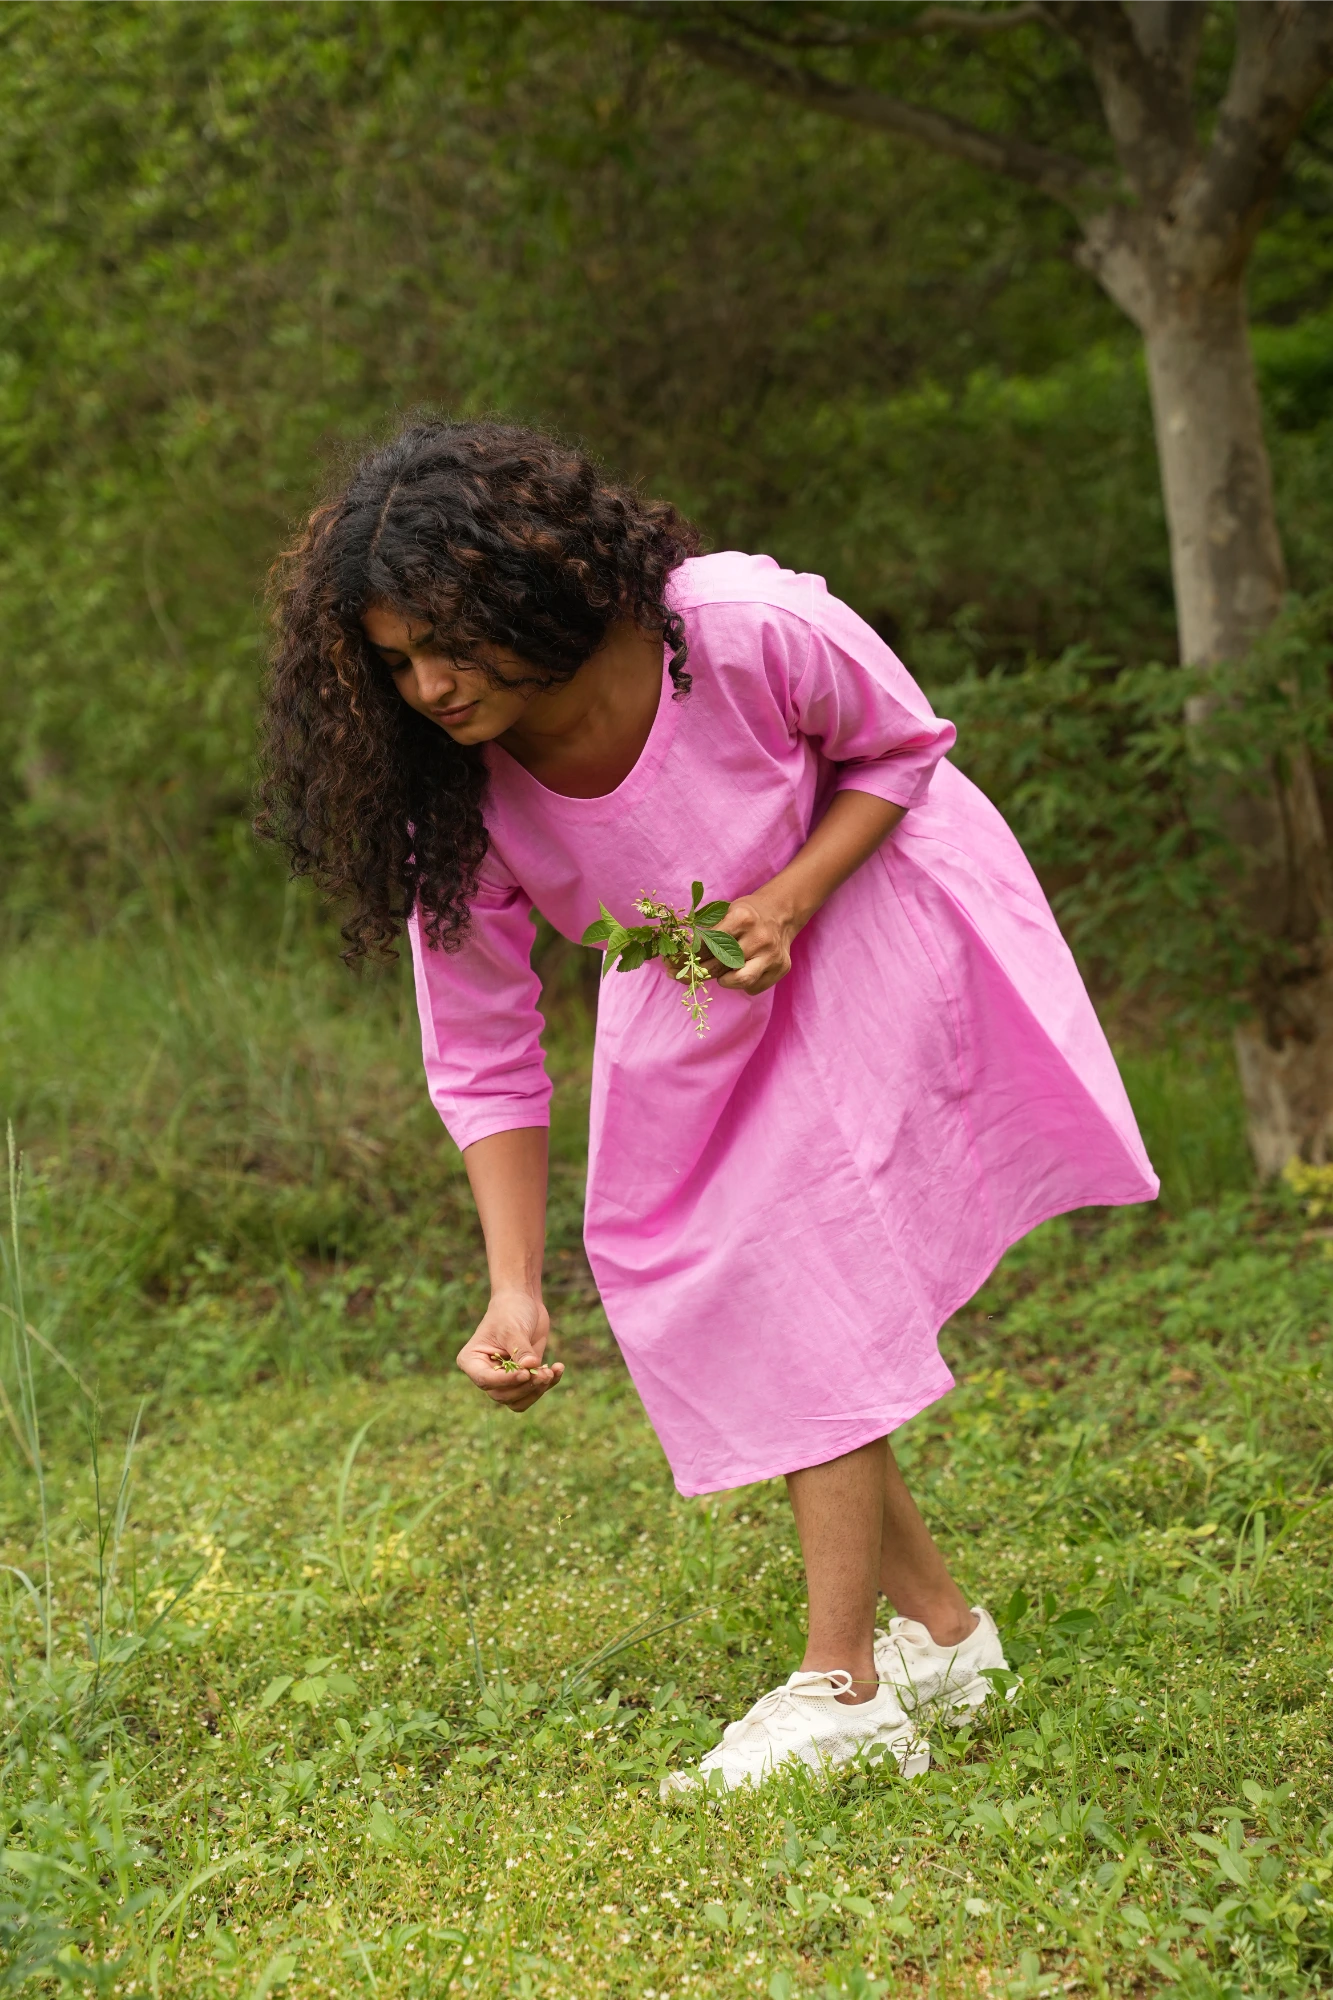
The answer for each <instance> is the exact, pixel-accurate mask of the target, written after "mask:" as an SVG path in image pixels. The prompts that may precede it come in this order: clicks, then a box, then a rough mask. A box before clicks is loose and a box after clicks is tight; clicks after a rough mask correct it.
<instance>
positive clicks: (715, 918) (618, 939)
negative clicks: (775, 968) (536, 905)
mask: <svg viewBox="0 0 1333 2000" xmlns="http://www.w3.org/2000/svg"><path fill="white" fill-rule="evenodd" d="M703 896H704V885H703V883H702V882H696V883H694V885H693V887H692V888H691V891H690V907H689V909H688V910H686V911H685V912H684V914H683V915H682V913H681V912H680V911H679V910H677V909H675V908H674V907H673V906H672V905H671V904H670V903H663V902H661V901H660V900H659V899H658V898H657V897H654V896H640V897H639V899H638V901H637V902H636V903H635V906H634V907H635V908H636V909H637V910H638V911H639V912H640V913H641V914H642V915H643V916H645V917H647V919H648V922H647V923H646V924H630V925H628V926H626V925H625V924H622V923H621V922H620V921H619V920H618V919H617V918H616V917H613V916H612V914H611V912H610V911H609V910H608V909H607V907H606V904H605V903H602V904H600V905H599V908H600V909H601V912H602V914H601V916H600V917H599V918H598V919H597V920H596V921H595V922H594V923H591V924H589V926H588V928H587V930H586V931H585V932H584V933H583V938H582V942H583V943H584V944H585V945H600V946H601V947H602V949H603V957H602V977H603V979H605V977H606V975H607V973H608V972H609V971H610V970H611V968H612V966H613V965H617V964H618V965H619V967H620V970H621V971H622V972H637V971H638V969H639V967H640V966H641V965H647V964H648V962H649V960H650V959H654V958H658V959H661V960H662V962H663V964H665V965H666V966H667V968H668V969H669V971H670V973H671V977H672V978H673V979H679V980H680V981H681V982H682V984H683V985H684V987H685V991H684V992H683V993H682V994H681V996H680V997H681V999H682V1001H683V1002H684V1004H685V1006H686V1008H687V1009H688V1010H689V1016H690V1019H691V1020H692V1021H693V1023H694V1026H695V1031H696V1033H698V1034H700V1035H702V1034H703V1033H705V1031H706V1030H707V1027H708V992H707V984H708V981H709V980H710V979H711V978H712V977H713V967H712V965H711V964H710V962H709V961H710V960H712V961H714V962H715V963H716V964H718V965H722V966H725V967H726V968H727V969H728V970H729V971H731V972H737V971H739V970H740V968H741V967H742V966H743V965H744V963H745V953H744V951H743V950H742V949H741V946H740V945H739V943H738V942H737V941H736V939H735V938H734V937H732V936H731V935H730V933H729V932H727V931H720V930H717V929H715V926H716V925H717V924H720V923H721V922H722V919H723V918H724V917H725V916H726V914H727V911H728V910H729V909H730V907H731V905H730V904H729V903H725V902H722V903H717V902H714V903H705V902H704V899H703Z"/></svg>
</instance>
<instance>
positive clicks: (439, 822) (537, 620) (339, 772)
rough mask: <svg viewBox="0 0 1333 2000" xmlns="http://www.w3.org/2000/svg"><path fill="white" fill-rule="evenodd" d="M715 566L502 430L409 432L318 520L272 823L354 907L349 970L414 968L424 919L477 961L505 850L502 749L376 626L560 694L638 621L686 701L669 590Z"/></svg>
mask: <svg viewBox="0 0 1333 2000" xmlns="http://www.w3.org/2000/svg"><path fill="white" fill-rule="evenodd" d="M700 547H701V542H700V538H699V535H698V532H697V530H696V529H694V528H693V527H692V526H691V525H690V524H689V522H688V521H685V520H683V519H682V518H681V516H680V515H679V514H678V513H677V512H676V510H675V508H674V507H672V506H670V505H669V504H668V503H666V502H665V501H658V500H644V499H642V498H641V497H640V496H639V495H638V494H637V493H635V492H634V491H632V490H631V489H630V488H628V487H625V486H617V485H613V484H611V483H610V482H609V481H608V480H607V479H605V478H604V477H603V475H602V473H601V472H600V470H599V469H598V467H597V466H596V465H595V464H594V463H593V461H592V460H591V459H590V458H588V457H587V456H586V455H585V454H584V453H583V452H582V451H579V450H578V449H576V448H575V447H573V446H570V445H567V444H563V443H561V442H560V441H559V440H558V439H556V438H553V437H548V436H546V435H544V434H543V433H542V432H540V431H533V430H526V429H522V428H520V427H519V426H517V425H513V424H503V423H494V422H476V423H437V422H420V421H412V422H409V423H407V424H405V425H404V426H403V427H402V429H401V430H400V431H399V432H398V433H397V435H396V436H395V437H393V438H392V439H391V440H390V441H389V442H388V443H387V444H383V445H380V446H379V447H378V448H377V449H375V450H373V451H370V452H368V453H367V454H366V455H365V456H364V457H363V458H362V459H361V460H360V462H359V463H358V464H357V465H356V467H355V469H354V471H353V473H352V475H351V477H350V478H349V479H347V480H346V482H345V483H344V484H343V485H342V487H341V490H339V491H337V492H335V493H334V494H333V495H332V496H331V497H330V498H329V499H327V500H326V501H325V502H324V504H323V505H322V506H320V507H317V508H316V510H315V512H314V513H313V514H312V515H311V516H310V519H309V520H308V521H307V523H306V525H305V527H304V529H303V530H302V532H301V534H300V536H299V537H298V539H297V541H296V542H295V543H294V544H293V546H292V547H291V548H289V549H288V550H286V551H285V552H284V553H283V554H282V555H281V556H280V557H279V558H278V560H277V562H276V563H275V564H274V567H273V573H272V578H271V586H272V588H271V603H272V611H273V625H274V631H275V644H274V648H273V654H272V659H271V668H270V675H269V681H268V687H267V693H266V702H265V718H264V730H263V742H262V752H261V779H260V787H259V812H258V816H257V818H256V820H255V826H256V829H257V830H258V832H259V833H260V834H262V835H263V836H264V837H265V838H268V839H272V840H276V841H278V842H279V843H280V844H281V845H282V846H284V847H285V848H286V850H287V853H288V855H289V856H290V859H291V865H292V872H293V873H294V874H296V875H310V876H313V878H314V879H315V880H316V881H317V882H318V883H319V884H320V886H321V887H322V888H324V889H325V890H326V891H327V892H328V893H329V894H331V895H332V896H334V897H335V898H337V899H339V900H340V901H343V902H344V903H349V904H350V906H351V908H350V914H349V916H348V919H347V922H346V924H345V925H344V927H343V937H344V938H345V939H346V941H347V950H346V951H345V952H344V954H343V956H344V957H345V958H346V959H348V960H349V961H352V960H355V959H359V958H364V957H367V956H369V957H381V958H385V957H387V958H392V957H394V956H395V953H394V950H393V943H394V940H395V938H396V937H397V936H398V934H399V932H400V931H401V930H402V928H403V924H404V922H405V921H406V919H407V917H408V916H410V915H411V914H412V912H413V911H417V912H419V913H420V916H421V918H422V921H423V927H424V931H425V936H426V938H427V940H428V941H429V942H430V943H431V944H432V945H438V946H443V947H444V948H445V949H446V950H447V949H450V948H454V947H456V946H457V945H458V944H460V943H461V942H462V939H463V937H464V935H465V933H466V930H467V925H468V911H469V904H470V901H471V899H472V897H473V896H474V895H475V893H476V887H477V871H478V869H479V867H480V865H481V862H482V858H483V856H484V855H485V853H486V842H487V836H486V825H485V820H484V818H483V816H482V798H483V794H484V791H485V785H486V766H485V761H484V757H483V754H482V750H481V746H480V745H464V744H458V743H455V742H453V741H452V739H451V738H450V737H449V736H447V735H446V734H445V732H444V731H443V730H442V729H440V728H439V727H437V725H436V724H434V723H433V722H430V721H428V720H427V718H426V717H425V716H423V715H420V714H418V713H417V711H416V710H415V709H412V708H410V707H409V706H408V704H407V703H406V702H405V701H404V700H403V699H402V697H401V696H400V695H399V693H398V691H397V689H396V688H395V687H394V685H393V682H392V679H391V678H390V677H389V675H388V674H387V673H386V671H385V669H384V666H383V665H382V663H381V662H380V661H379V660H378V659H377V657H376V655H375V654H374V652H373V650H372V648H371V647H370V645H369V642H368V641H367V639H366V636H365V633H364V632H363V630H362V627H361V614H362V613H363V612H364V611H366V610H368V609H369V608H370V607H371V606H372V605H383V606H385V607H387V608H389V609H391V610H394V611H397V612H399V613H400V614H401V615H402V616H404V617H407V618H412V619H416V618H420V619H424V620H426V621H428V622H429V623H430V624H431V625H433V626H434V627H435V629H436V630H437V631H439V632H441V633H443V634H446V635H447V638H448V642H449V645H450V647H451V649H453V650H454V651H455V652H456V653H457V655H458V656H459V657H460V658H464V659H470V660H471V661H472V662H473V663H474V664H475V663H476V662H475V648H476V647H477V646H479V645H483V644H484V645H490V646H500V647H504V648H505V649H507V650H508V651H510V652H513V653H516V654H517V655H518V657H519V658H520V659H521V660H522V661H523V662H524V663H525V664H526V665H527V666H529V667H530V668H531V676H530V679H531V681H532V682H533V683H536V684H537V685H538V686H544V687H549V686H554V685H556V684H558V683H560V682H562V681H567V680H569V679H570V678H571V677H572V676H573V675H574V674H575V673H576V672H577V671H578V669H579V667H580V666H582V664H583V662H584V661H585V660H586V659H588V658H589V656H590V655H591V654H593V653H594V652H596V650H597V648H598V647H599V646H600V645H601V643H602V641H603V640H604V639H605V637H606V634H607V632H608V630H609V628H610V626H611V625H612V624H613V623H614V622H615V621H616V620H617V619H622V618H631V619H633V620H634V622H635V623H636V624H638V625H639V626H641V627H642V628H643V629H644V630H645V631H653V632H661V633H662V635H663V638H664V641H665V643H666V644H667V645H668V646H669V647H670V648H671V660H670V672H671V679H672V681H673V683H674V686H675V694H674V696H673V699H679V698H680V696H681V695H683V694H685V693H687V692H688V690H689V685H690V677H689V675H688V674H687V673H686V671H685V660H686V645H685V629H684V625H683V623H682V621H681V618H680V616H679V614H678V613H677V612H675V611H673V610H672V609H671V608H670V606H669V605H668V604H667V601H666V584H667V578H668V577H669V576H670V574H671V572H672V570H674V569H675V568H676V567H677V566H678V565H679V564H680V563H682V562H683V561H684V560H685V558H686V557H687V556H691V555H696V554H698V552H699V549H700ZM492 678H493V679H495V680H496V681H500V680H501V679H502V677H501V676H500V675H498V674H494V675H493V676H492ZM528 679H529V677H528V676H525V677H524V681H523V682H522V683H520V684H527V681H528ZM505 684H506V685H513V684H514V683H513V682H512V681H511V682H507V683H505Z"/></svg>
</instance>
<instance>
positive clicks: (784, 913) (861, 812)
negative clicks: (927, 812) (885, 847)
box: [756, 792, 906, 934]
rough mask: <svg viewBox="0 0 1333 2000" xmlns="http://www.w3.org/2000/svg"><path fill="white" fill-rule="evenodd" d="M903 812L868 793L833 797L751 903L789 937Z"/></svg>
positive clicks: (865, 857)
mask: <svg viewBox="0 0 1333 2000" xmlns="http://www.w3.org/2000/svg"><path fill="white" fill-rule="evenodd" d="M905 810H906V808H905V807H903V806H896V805H894V804H892V803H891V801H889V800H888V799H880V798H876V797H875V796H874V795H873V793H870V792H839V793H838V794H837V795H836V797H835V798H834V799H833V801H832V803H831V804H830V806H829V809H828V811H827V812H826V813H825V814H824V817H823V819H821V820H820V822H819V824H818V826H817V827H815V829H814V831H813V832H812V833H811V835H810V838H809V839H808V840H807V841H806V843H805V845H804V847H802V848H800V849H799V850H798V852H797V853H796V854H795V855H793V857H792V859H791V860H790V861H789V862H788V863H787V866H786V867H785V868H784V869H783V870H782V871H781V873H780V874H777V875H775V876H774V877H773V878H772V880H771V881H769V882H765V884H764V886H763V888H762V889H761V890H758V891H757V892H756V898H757V899H760V900H762V902H763V906H764V908H765V910H766V911H768V912H771V913H772V914H773V915H774V916H776V917H778V918H779V919H780V920H781V921H782V922H784V923H786V924H788V925H789V926H791V928H792V931H793V934H794V932H795V931H798V930H800V929H802V927H803V926H804V925H806V924H808V923H809V921H810V919H811V917H813V915H814V914H815V911H816V910H818V909H819V908H820V907H821V905H822V904H824V903H826V902H827V901H828V899H829V897H830V896H831V895H832V894H833V891H834V890H835V889H837V888H839V887H840V886H841V884H842V883H844V882H845V881H846V880H847V877H848V876H849V875H854V874H855V872H856V870H857V869H858V868H859V867H860V866H861V863H862V862H863V861H868V860H869V859H870V856H871V855H872V854H873V853H874V852H875V850H876V848H877V847H880V846H882V844H883V843H884V841H886V840H887V839H888V837H889V835H890V834H891V833H892V832H893V829H894V827H895V826H897V824H898V822H899V820H900V819H901V818H902V817H903V814H904V812H905Z"/></svg>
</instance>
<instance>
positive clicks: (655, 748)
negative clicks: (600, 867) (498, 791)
mask: <svg viewBox="0 0 1333 2000" xmlns="http://www.w3.org/2000/svg"><path fill="white" fill-rule="evenodd" d="M674 695H675V689H674V687H673V686H672V683H671V668H670V664H669V659H668V654H667V649H666V647H665V646H663V648H662V684H661V687H660V688H659V690H658V695H657V712H656V714H655V715H654V716H653V723H652V728H651V729H650V730H649V731H648V735H647V737H646V738H645V740H644V745H643V748H642V750H640V752H639V754H638V756H637V757H636V758H635V760H634V762H633V764H631V766H630V768H629V770H628V771H626V773H625V775H624V777H623V778H622V779H621V781H620V783H619V784H618V785H617V786H616V788H615V790H614V791H611V792H596V793H594V795H593V796H592V797H591V798H579V797H577V796H576V795H575V794H574V793H573V792H556V791H552V789H551V787H550V786H549V785H544V784H543V783H542V781H541V779H540V778H534V777H533V775H532V772H531V771H530V770H529V769H528V767H527V765H526V764H520V763H519V761H518V758H517V757H514V756H511V754H510V753H509V751H508V750H506V749H505V747H504V745H503V744H502V743H488V744H487V745H486V755H487V760H488V762H490V763H491V765H492V769H494V768H495V763H496V760H497V759H498V758H503V760H504V763H503V766H502V768H503V769H504V770H506V771H513V772H516V773H517V775H518V779H519V782H520V783H521V784H525V785H528V786H530V787H531V788H532V790H533V791H534V792H536V793H538V794H539V796H540V797H541V798H542V799H544V800H546V801H548V802H549V803H550V804H551V805H555V806H565V807H568V808H569V810H570V811H571V812H576V813H579V814H580V815H581V816H583V817H584V818H587V819H595V818H597V817H598V816H599V814H603V813H609V812H617V811H619V809H620V808H621V807H622V806H624V805H625V804H626V803H627V802H628V800H629V799H630V798H631V796H632V795H633V794H634V793H636V792H638V791H641V790H642V788H643V786H644V785H646V784H647V783H648V782H649V780H650V779H651V778H652V777H653V776H654V775H655V773H656V771H657V767H658V765H659V764H660V763H661V761H662V758H663V756H664V755H665V754H666V749H667V745H668V743H669V742H670V740H671V735H672V732H673V730H674V728H675V722H676V711H677V709H678V707H679V703H678V702H676V701H675V700H674V699H673V697H674Z"/></svg>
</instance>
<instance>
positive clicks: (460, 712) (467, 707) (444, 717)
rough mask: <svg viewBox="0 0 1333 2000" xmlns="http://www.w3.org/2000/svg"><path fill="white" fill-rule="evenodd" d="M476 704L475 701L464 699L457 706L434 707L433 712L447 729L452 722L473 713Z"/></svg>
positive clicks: (436, 718)
mask: <svg viewBox="0 0 1333 2000" xmlns="http://www.w3.org/2000/svg"><path fill="white" fill-rule="evenodd" d="M476 705H477V704H476V702H475V701H464V702H460V703H459V705H458V707H457V708H434V709H432V710H431V714H432V715H433V716H434V717H435V720H436V721H437V722H442V723H443V724H444V726H445V727H446V729H447V728H448V727H449V725H450V723H456V722H461V721H462V720H463V718H464V717H465V716H468V715H471V713H472V711H473V709H474V708H475V707H476Z"/></svg>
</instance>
